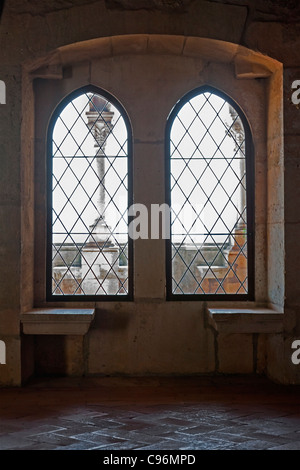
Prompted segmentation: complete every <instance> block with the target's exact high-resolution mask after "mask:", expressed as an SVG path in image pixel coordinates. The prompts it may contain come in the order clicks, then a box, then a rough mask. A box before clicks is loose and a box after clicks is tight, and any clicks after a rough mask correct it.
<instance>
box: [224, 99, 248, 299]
mask: <svg viewBox="0 0 300 470" xmlns="http://www.w3.org/2000/svg"><path fill="white" fill-rule="evenodd" d="M229 113H230V115H231V118H232V121H233V124H232V126H231V129H230V131H231V132H232V133H233V135H234V138H235V142H236V146H235V152H237V156H238V157H239V158H240V180H241V182H243V185H242V184H240V194H239V203H238V211H239V214H243V219H245V218H246V214H245V207H246V189H245V187H244V186H245V169H246V166H245V165H246V159H245V133H244V128H243V124H242V121H241V119H240V118H239V116H238V113H237V112H236V110H235V109H234V108H233V107H232V106H229ZM239 214H238V219H237V223H236V226H235V230H234V235H233V246H232V248H231V250H230V252H229V255H228V263H229V264H230V265H231V266H232V267H233V271H234V272H235V273H236V274H237V276H238V279H239V281H241V282H244V280H245V278H246V276H247V258H246V256H247V250H246V249H245V248H244V250H243V253H241V252H240V250H241V248H242V247H243V246H244V244H245V242H246V229H247V225H246V223H245V222H244V221H243V220H241V218H240V215H239ZM227 278H228V280H227V282H226V287H225V288H226V292H227V293H236V292H237V289H238V288H239V284H240V283H239V282H238V280H237V279H236V276H235V275H234V273H232V272H231V273H230V275H229V276H228V277H227ZM245 287H246V286H245ZM244 292H245V290H244V289H241V290H239V293H244Z"/></svg>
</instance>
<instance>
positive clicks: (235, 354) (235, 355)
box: [218, 333, 253, 374]
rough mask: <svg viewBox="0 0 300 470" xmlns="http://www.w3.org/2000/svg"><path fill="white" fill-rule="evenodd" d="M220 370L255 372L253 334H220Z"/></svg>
mask: <svg viewBox="0 0 300 470" xmlns="http://www.w3.org/2000/svg"><path fill="white" fill-rule="evenodd" d="M218 363H219V368H218V372H221V373H223V374H251V373H253V337H252V335H251V334H238V333H237V334H232V335H222V334H219V335H218Z"/></svg>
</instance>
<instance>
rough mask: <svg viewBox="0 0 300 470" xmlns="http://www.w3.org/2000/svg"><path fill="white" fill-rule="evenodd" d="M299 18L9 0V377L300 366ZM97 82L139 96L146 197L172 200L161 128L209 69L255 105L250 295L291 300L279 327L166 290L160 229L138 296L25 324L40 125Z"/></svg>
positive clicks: (0, 257) (242, 6) (254, 11)
mask: <svg viewBox="0 0 300 470" xmlns="http://www.w3.org/2000/svg"><path fill="white" fill-rule="evenodd" d="M299 28H300V16H299V6H298V2H296V1H289V2H282V1H280V0H270V1H262V0H255V1H250V0H249V1H246V0H245V1H244V0H243V1H235V0H231V1H228V2H227V1H226V0H223V1H217V0H215V1H209V0H190V1H174V2H173V3H172V2H163V1H158V0H153V1H151V2H145V1H140V0H139V1H130V0H127V1H125V0H124V1H121V0H114V1H110V0H106V1H104V0H103V1H101V0H100V1H96V0H95V1H92V0H91V1H83V0H77V1H76V2H72V5H71V4H70V2H67V1H53V2H51V3H49V2H46V1H29V0H28V1H22V2H21V1H16V0H6V2H5V4H4V8H3V11H2V16H1V23H0V45H1V47H0V80H3V81H4V82H5V84H6V93H7V96H6V104H5V105H0V155H1V159H0V196H1V197H0V220H1V223H0V227H1V228H0V247H1V249H0V261H1V264H0V265H1V266H3V267H4V269H1V270H0V339H1V340H3V341H5V343H6V348H7V360H6V364H5V365H2V364H0V384H3V385H11V384H13V385H20V384H21V383H22V380H23V381H24V380H25V379H26V378H27V377H28V376H30V375H31V374H32V373H38V374H47V373H49V374H50V373H57V374H61V373H65V374H69V375H82V374H124V375H149V374H150V375H151V374H159V375H170V374H177V375H180V374H204V373H205V374H207V373H264V374H267V375H268V376H269V377H271V378H272V379H274V380H277V381H281V382H284V383H296V382H297V383H299V382H300V375H299V372H298V368H297V365H293V364H292V362H291V359H290V358H291V352H292V350H291V342H292V341H293V340H294V339H297V335H299V336H300V320H299V319H298V316H299V313H298V312H299V307H300V303H299V285H298V284H299V283H298V282H297V281H298V264H299V263H298V262H297V260H298V257H299V256H300V255H299V253H300V236H299V234H298V230H299V216H298V214H297V210H298V206H299V203H300V194H299V190H298V187H299V181H298V180H299V177H300V166H299V162H298V158H299V157H300V156H299V155H298V153H299V149H298V147H299V145H298V137H299V135H298V134H299V132H300V125H299V109H298V108H297V107H296V106H295V105H294V104H293V103H292V102H291V93H292V91H291V85H292V82H293V81H294V80H297V79H300V70H298V68H299V69H300V48H299V47H298V46H299V45H298V42H299V41H300V40H299ZM298 72H299V74H298ZM88 83H92V84H94V85H97V86H99V87H100V88H103V89H106V90H107V91H109V92H110V93H111V94H113V95H115V96H116V97H117V98H118V99H119V100H120V101H121V103H122V105H123V106H124V107H125V109H126V110H127V112H128V115H129V117H130V119H131V123H132V128H133V132H134V184H135V198H136V202H139V203H143V204H146V205H149V204H151V203H157V204H158V203H162V202H163V200H164V178H165V175H164V165H163V158H164V131H165V124H166V119H167V116H168V113H169V112H170V110H171V109H172V107H173V106H174V104H175V103H176V101H177V100H178V99H180V98H181V97H182V96H183V95H184V94H185V93H187V92H188V91H189V90H191V89H193V88H195V87H197V86H201V85H202V84H209V85H211V86H215V87H216V88H219V89H221V90H222V91H224V92H225V93H227V94H228V95H229V96H231V97H232V98H233V99H235V100H236V102H237V103H238V104H239V106H240V107H241V108H242V109H243V111H244V113H245V115H246V116H247V118H248V119H249V124H250V127H251V130H252V133H253V139H254V147H255V159H256V160H255V168H256V169H255V177H256V186H255V191H256V196H255V197H256V199H255V202H256V215H255V222H256V258H255V262H256V283H255V292H256V297H255V302H254V303H252V304H251V306H252V307H255V306H258V305H270V304H272V305H273V306H276V308H280V309H282V311H284V330H283V333H274V334H263V333H262V334H250V333H249V334H247V333H246V334H245V333H236V332H235V333H232V334H228V335H225V336H224V337H223V336H222V337H220V336H218V335H216V333H215V331H213V330H212V329H211V327H209V326H208V325H207V323H206V313H205V312H206V304H204V303H203V302H167V301H166V300H165V265H164V250H165V245H164V241H163V240H152V241H149V240H146V241H145V240H137V241H136V244H135V252H134V253H135V264H134V273H135V278H134V285H135V300H134V301H133V302H126V303H121V302H120V303H117V302H116V303H115V302H110V303H109V304H103V303H102V304H101V303H98V304H96V305H92V306H90V305H89V308H91V307H94V306H95V308H96V316H95V321H94V323H93V325H92V327H91V329H90V330H89V332H88V333H87V335H86V336H85V337H84V338H82V337H79V338H76V337H74V336H60V337H58V336H48V335H46V336H43V335H41V336H31V335H24V334H23V333H22V325H21V321H20V316H21V314H23V313H24V312H26V311H28V310H31V309H32V308H33V307H35V308H37V307H45V306H47V305H48V304H47V303H46V302H45V292H44V291H45V274H44V272H45V271H44V268H45V250H44V248H45V245H44V243H45V130H46V129H47V123H48V121H49V117H50V116H51V112H52V111H53V109H54V107H55V104H57V103H58V102H59V101H60V100H61V99H62V98H64V97H65V96H66V95H67V94H68V93H69V92H71V91H72V90H74V89H76V88H78V87H80V86H83V85H85V84H88ZM149 90H151V93H150V91H149ZM154 98H155V99H154ZM37 103H38V104H39V107H38V109H37V106H36V105H37ZM145 108H147V110H148V112H147V113H145ZM41 109H42V110H43V112H41ZM37 116H38V117H37ZM283 168H284V172H283ZM145 172H147V174H148V179H147V180H146V181H145V179H144V177H143V175H144V174H145ZM151 178H152V181H155V186H154V187H153V185H150V183H149V182H150V181H151ZM146 242H148V244H147V248H146V249H145V243H146ZM230 305H232V304H230ZM230 305H228V304H226V305H225V306H230ZM57 306H60V307H63V306H64V305H63V304H60V305H57ZM71 306H72V305H71ZM78 306H79V305H78V304H77V305H76V307H78ZM83 306H85V307H86V305H83ZM243 306H244V307H245V305H243ZM73 307H74V305H73ZM240 307H241V306H240ZM55 351H59V354H58V353H55ZM58 357H61V358H62V357H63V359H62V360H61V362H60V361H59V360H58ZM237 357H239V361H237V360H236V358H237ZM75 362H76V364H75ZM298 367H300V366H298Z"/></svg>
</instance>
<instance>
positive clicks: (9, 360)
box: [0, 334, 21, 387]
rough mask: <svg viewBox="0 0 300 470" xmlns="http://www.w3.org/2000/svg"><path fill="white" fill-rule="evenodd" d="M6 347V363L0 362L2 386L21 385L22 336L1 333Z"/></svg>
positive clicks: (0, 383)
mask: <svg viewBox="0 0 300 470" xmlns="http://www.w3.org/2000/svg"><path fill="white" fill-rule="evenodd" d="M0 339H1V341H4V343H5V347H6V364H0V387H1V386H4V385H5V386H18V385H21V340H20V337H19V336H17V335H15V336H5V335H3V336H2V334H1V336H0Z"/></svg>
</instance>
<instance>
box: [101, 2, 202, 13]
mask: <svg viewBox="0 0 300 470" xmlns="http://www.w3.org/2000/svg"><path fill="white" fill-rule="evenodd" d="M192 1H193V0H173V1H170V0H105V5H106V6H107V8H112V9H120V10H143V9H145V10H153V9H158V10H162V11H170V12H179V13H185V12H186V11H187V7H188V5H189V4H190V3H191V2H192Z"/></svg>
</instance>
